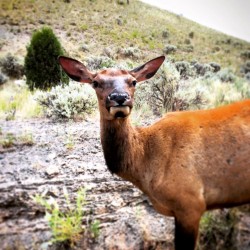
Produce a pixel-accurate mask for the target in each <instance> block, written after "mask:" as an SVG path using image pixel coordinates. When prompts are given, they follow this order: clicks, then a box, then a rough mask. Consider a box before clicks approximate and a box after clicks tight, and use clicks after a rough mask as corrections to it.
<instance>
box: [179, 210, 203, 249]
mask: <svg viewBox="0 0 250 250" xmlns="http://www.w3.org/2000/svg"><path fill="white" fill-rule="evenodd" d="M200 217H201V214H195V215H194V213H191V214H189V213H187V214H185V216H179V215H178V216H176V217H175V250H194V249H195V246H196V242H197V238H198V234H199V222H200Z"/></svg>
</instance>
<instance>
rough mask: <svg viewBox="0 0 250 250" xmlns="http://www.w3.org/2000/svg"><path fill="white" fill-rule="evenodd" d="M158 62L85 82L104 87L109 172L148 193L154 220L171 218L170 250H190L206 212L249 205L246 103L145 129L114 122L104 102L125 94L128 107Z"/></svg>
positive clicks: (249, 104)
mask: <svg viewBox="0 0 250 250" xmlns="http://www.w3.org/2000/svg"><path fill="white" fill-rule="evenodd" d="M68 60H70V59H65V60H64V59H62V61H61V65H62V66H63V68H64V69H65V71H66V72H67V73H68V74H69V75H72V70H68V69H70V68H71V67H69V66H68V64H69V63H71V61H68ZM161 63H162V58H161V59H159V58H157V59H155V60H152V61H150V62H148V63H146V64H144V65H143V66H141V67H138V68H136V69H135V70H134V71H130V72H127V73H126V72H120V73H119V72H118V71H117V72H118V73H117V74H115V73H114V71H113V70H107V71H105V73H104V72H101V74H97V75H96V74H92V73H91V74H92V75H89V74H90V73H89V72H87V73H85V75H84V77H83V78H84V79H91V77H92V78H93V79H92V80H96V79H98V81H99V82H102V84H103V88H102V90H98V89H97V90H96V92H97V96H98V100H99V108H100V114H101V141H102V145H103V150H104V156H105V159H106V163H107V166H108V168H109V169H110V171H111V172H113V173H116V174H117V175H119V176H120V177H122V178H124V179H125V180H128V181H130V182H132V183H133V184H134V185H135V186H137V187H138V188H139V189H141V190H142V191H143V192H144V193H145V194H147V195H148V197H149V198H150V200H151V202H152V204H153V206H154V208H155V209H156V210H157V211H158V212H159V213H161V214H164V215H166V216H174V217H175V221H176V230H175V245H176V249H178V250H181V249H185V250H193V249H194V248H195V244H196V239H197V235H198V228H199V221H200V217H201V216H202V214H203V213H204V212H205V211H206V210H208V209H213V208H222V207H230V206H235V205H241V204H245V203H250V100H245V101H242V102H237V103H234V104H231V105H227V106H224V107H220V108H216V109H212V110H204V111H187V112H176V113H169V114H167V115H166V116H165V117H164V118H163V119H161V120H160V121H158V122H156V123H155V124H153V125H152V126H149V127H145V128H134V127H132V126H131V123H130V121H129V116H126V117H125V118H122V119H116V118H114V117H112V116H111V115H110V114H109V112H108V106H107V99H108V95H109V94H110V93H111V92H112V91H114V89H117V88H119V90H120V89H123V91H124V93H125V92H126V93H129V95H130V96H131V99H130V100H129V101H128V102H127V104H126V105H129V106H130V107H131V108H132V103H133V95H134V88H133V87H131V82H132V81H133V80H134V79H137V80H138V79H139V81H143V80H145V79H147V78H148V76H149V75H150V76H151V75H153V74H155V72H156V71H157V69H158V67H160V65H161ZM71 66H72V65H71ZM109 72H111V73H112V74H111V73H110V74H109ZM86 74H88V76H86ZM103 74H104V75H105V76H102V75H103ZM74 77H75V78H77V77H78V78H79V77H81V76H79V75H76V76H74ZM83 82H84V81H83ZM85 82H86V81H85ZM106 83H108V85H107V86H106V85H105V84H106ZM105 100H106V103H105ZM105 105H106V106H105ZM110 105H114V103H113V102H111V103H110Z"/></svg>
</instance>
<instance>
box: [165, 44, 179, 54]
mask: <svg viewBox="0 0 250 250" xmlns="http://www.w3.org/2000/svg"><path fill="white" fill-rule="evenodd" d="M176 50H177V47H176V46H174V45H171V44H169V45H166V46H165V48H164V49H163V52H164V53H165V54H167V55H168V54H173V53H174V52H176Z"/></svg>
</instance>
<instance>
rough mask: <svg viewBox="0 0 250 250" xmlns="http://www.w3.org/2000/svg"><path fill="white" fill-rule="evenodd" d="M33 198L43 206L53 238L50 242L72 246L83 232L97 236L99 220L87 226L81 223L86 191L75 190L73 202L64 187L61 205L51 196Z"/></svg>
mask: <svg viewBox="0 0 250 250" xmlns="http://www.w3.org/2000/svg"><path fill="white" fill-rule="evenodd" d="M33 200H34V201H35V202H36V203H38V204H39V205H41V206H42V207H44V209H45V213H46V214H45V218H46V220H47V221H48V224H49V227H50V229H51V232H52V235H53V238H52V242H54V243H57V242H64V243H67V242H68V243H70V245H71V246H73V245H74V244H75V243H77V241H79V239H80V237H82V236H83V233H84V232H85V233H86V231H88V232H89V233H90V235H91V236H92V237H94V238H95V237H98V235H99V233H100V231H99V224H100V223H99V221H96V220H95V221H93V222H92V223H90V224H89V225H88V228H87V227H86V226H84V225H83V219H84V206H85V205H86V192H85V190H84V189H80V190H79V191H78V192H77V195H76V199H75V203H73V202H71V201H70V197H69V194H68V192H67V189H66V188H65V189H64V204H63V206H62V207H60V206H59V203H58V202H57V201H56V200H55V199H53V198H52V197H43V196H41V195H36V196H34V197H33Z"/></svg>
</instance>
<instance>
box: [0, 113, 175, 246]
mask: <svg viewBox="0 0 250 250" xmlns="http://www.w3.org/2000/svg"><path fill="white" fill-rule="evenodd" d="M0 124H1V132H2V134H3V135H4V134H7V133H12V134H13V135H14V137H15V138H18V136H21V135H25V134H26V135H27V134H30V135H32V140H33V144H32V145H26V144H25V143H20V142H18V140H16V141H14V145H13V146H12V147H10V148H0V194H1V195H0V242H1V247H0V249H4V250H5V249H6V250H7V249H63V248H62V245H58V244H50V243H49V241H50V240H51V232H50V230H49V227H48V224H47V222H46V220H45V218H44V210H43V208H42V207H41V206H39V205H38V204H36V203H34V202H33V200H32V196H33V195H35V194H44V195H47V196H52V197H54V198H55V199H56V200H58V201H59V204H60V205H62V206H63V205H65V200H64V198H63V197H64V196H63V187H66V188H67V190H68V192H69V193H70V196H71V197H72V198H74V197H75V194H76V192H77V190H79V188H80V187H84V188H87V201H88V203H87V205H86V207H85V209H86V212H85V215H86V216H85V218H84V221H85V222H87V221H88V220H93V219H98V220H99V221H100V235H99V237H98V238H96V239H88V238H86V235H85V236H84V235H83V237H82V239H81V240H80V241H79V244H77V245H76V246H75V249H172V248H173V230H174V225H173V219H171V218H166V217H163V216H161V215H159V214H157V213H156V212H155V211H154V210H153V208H152V206H151V204H150V203H149V201H148V200H147V198H146V197H145V196H144V195H143V194H142V193H141V192H140V191H139V190H138V189H136V188H134V187H133V186H132V184H130V183H128V182H124V181H122V180H121V179H120V178H118V177H116V176H112V175H111V174H110V172H109V171H108V170H107V167H106V166H105V162H104V159H103V154H102V149H101V144H100V138H99V122H98V119H96V118H93V119H89V120H86V121H83V122H62V123H59V122H57V123H54V122H52V121H49V120H43V119H37V120H26V121H1V122H0ZM83 247H84V248H83ZM66 249H68V248H67V247H66Z"/></svg>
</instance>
